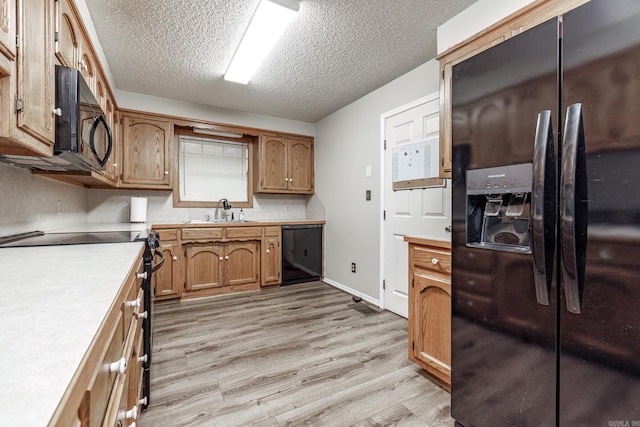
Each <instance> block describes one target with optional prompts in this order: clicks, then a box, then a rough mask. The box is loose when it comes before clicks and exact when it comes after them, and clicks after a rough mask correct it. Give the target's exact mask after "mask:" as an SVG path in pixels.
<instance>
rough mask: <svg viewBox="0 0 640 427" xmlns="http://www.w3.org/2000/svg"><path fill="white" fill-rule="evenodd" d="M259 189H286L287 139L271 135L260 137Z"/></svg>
mask: <svg viewBox="0 0 640 427" xmlns="http://www.w3.org/2000/svg"><path fill="white" fill-rule="evenodd" d="M258 151H259V153H260V154H259V157H260V165H259V168H260V169H259V171H260V172H259V175H260V177H259V178H260V183H259V189H260V190H266V191H269V190H286V189H287V183H288V176H287V165H288V162H287V141H286V140H285V139H284V138H281V137H278V136H271V135H263V136H261V137H260V147H259V150H258Z"/></svg>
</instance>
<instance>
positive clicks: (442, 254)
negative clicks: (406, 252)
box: [412, 245, 451, 274]
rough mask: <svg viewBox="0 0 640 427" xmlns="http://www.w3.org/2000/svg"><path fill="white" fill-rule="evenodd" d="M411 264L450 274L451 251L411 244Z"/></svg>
mask: <svg viewBox="0 0 640 427" xmlns="http://www.w3.org/2000/svg"><path fill="white" fill-rule="evenodd" d="M412 248H413V254H412V255H413V264H414V265H416V266H420V267H422V268H426V269H427V270H433V271H437V272H440V273H444V274H451V253H450V252H449V251H446V250H439V249H435V248H426V247H423V246H417V245H413V246H412Z"/></svg>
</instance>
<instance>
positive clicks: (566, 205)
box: [560, 103, 584, 314]
mask: <svg viewBox="0 0 640 427" xmlns="http://www.w3.org/2000/svg"><path fill="white" fill-rule="evenodd" d="M580 155H584V128H583V124H582V104H580V103H577V104H572V105H570V106H569V107H568V108H567V116H566V121H565V128H564V138H563V146H562V172H561V173H562V178H561V187H560V233H561V267H560V268H561V280H562V286H563V287H564V294H565V299H566V303H567V310H568V311H569V312H571V313H574V314H580V312H581V309H582V292H581V289H582V283H581V281H582V279H583V278H582V277H581V274H580V270H579V259H578V246H577V244H578V237H579V236H578V231H579V230H580V228H581V226H580V225H581V224H580V219H581V218H580V212H578V209H576V199H577V198H576V181H578V180H579V171H578V167H579V161H580V159H579V158H578V157H579V156H580Z"/></svg>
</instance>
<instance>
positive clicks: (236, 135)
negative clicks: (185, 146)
mask: <svg viewBox="0 0 640 427" xmlns="http://www.w3.org/2000/svg"><path fill="white" fill-rule="evenodd" d="M193 133H199V134H200V135H213V136H226V137H227V138H242V137H243V136H244V135H243V134H241V133H235V132H225V131H222V130H214V129H204V128H196V127H194V128H193Z"/></svg>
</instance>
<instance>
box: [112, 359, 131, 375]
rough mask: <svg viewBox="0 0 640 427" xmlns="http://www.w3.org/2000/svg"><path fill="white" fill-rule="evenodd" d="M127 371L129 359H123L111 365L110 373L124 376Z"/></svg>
mask: <svg viewBox="0 0 640 427" xmlns="http://www.w3.org/2000/svg"><path fill="white" fill-rule="evenodd" d="M126 370H127V359H125V358H124V357H121V358H120V360H118V361H115V362H113V363H110V364H109V372H111V373H113V372H117V373H119V374H121V375H124V372H125V371H126Z"/></svg>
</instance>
